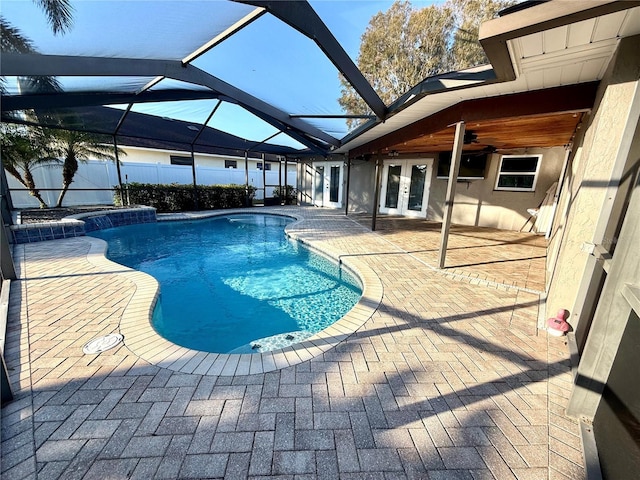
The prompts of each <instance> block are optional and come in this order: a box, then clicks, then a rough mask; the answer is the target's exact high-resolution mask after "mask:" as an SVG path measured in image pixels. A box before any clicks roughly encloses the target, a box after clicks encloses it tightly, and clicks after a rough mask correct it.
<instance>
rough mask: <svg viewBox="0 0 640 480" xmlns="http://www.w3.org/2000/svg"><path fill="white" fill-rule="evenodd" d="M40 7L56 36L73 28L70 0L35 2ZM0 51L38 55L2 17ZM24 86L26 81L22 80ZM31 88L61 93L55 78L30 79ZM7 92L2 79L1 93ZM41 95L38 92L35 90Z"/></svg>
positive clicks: (29, 41)
mask: <svg viewBox="0 0 640 480" xmlns="http://www.w3.org/2000/svg"><path fill="white" fill-rule="evenodd" d="M33 2H34V3H35V4H37V5H39V6H40V7H41V8H42V10H43V11H44V14H45V15H46V17H47V21H48V23H49V25H50V26H51V30H52V31H53V34H54V35H57V34H59V33H60V34H63V33H65V32H66V31H67V30H69V29H70V28H71V25H72V24H73V7H72V6H71V2H70V1H69V0H33ZM0 51H2V52H7V53H37V51H36V49H35V47H34V46H33V43H32V42H31V40H30V39H29V38H28V37H26V36H24V35H23V34H22V32H21V31H20V30H19V29H18V28H16V27H14V26H13V25H11V23H9V22H8V21H7V20H6V19H5V18H4V17H3V16H2V15H0ZM20 80H21V84H22V85H24V84H23V82H24V79H20ZM27 82H28V83H31V86H35V87H39V86H43V87H44V88H45V91H51V90H52V89H53V90H55V91H59V90H61V89H60V85H59V83H58V82H57V81H56V79H55V77H29V78H28V79H27ZM5 91H6V87H5V80H4V78H0V92H2V93H4V92H5ZM35 91H36V92H38V93H41V92H40V91H38V90H35Z"/></svg>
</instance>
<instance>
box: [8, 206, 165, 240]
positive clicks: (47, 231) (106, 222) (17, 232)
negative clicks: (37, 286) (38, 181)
mask: <svg viewBox="0 0 640 480" xmlns="http://www.w3.org/2000/svg"><path fill="white" fill-rule="evenodd" d="M156 221H157V218H156V209H155V208H152V207H135V208H123V209H119V210H105V211H101V212H87V213H80V214H77V215H70V216H68V217H65V218H64V219H62V220H60V221H58V222H42V223H26V224H21V225H11V227H10V229H11V237H12V240H13V243H15V244H17V243H33V242H42V241H45V240H56V239H59V238H70V237H81V236H83V235H86V234H87V233H89V232H93V231H95V230H103V229H105V228H111V227H120V226H122V225H133V224H138V223H155V222H156Z"/></svg>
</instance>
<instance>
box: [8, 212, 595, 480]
mask: <svg viewBox="0 0 640 480" xmlns="http://www.w3.org/2000/svg"><path fill="white" fill-rule="evenodd" d="M252 211H258V212H259V211H265V212H266V211H272V212H281V213H287V212H289V213H292V214H294V215H296V216H298V217H301V218H303V220H302V221H301V222H298V223H296V224H294V225H293V226H292V227H291V228H290V230H289V233H291V234H292V235H293V236H295V237H297V238H299V239H301V240H303V241H305V242H307V243H309V244H310V245H312V246H314V247H316V248H319V249H321V250H324V251H327V252H331V253H332V254H333V255H334V256H335V257H341V259H342V260H343V261H345V263H346V262H347V261H352V262H356V263H357V262H359V263H358V264H359V265H362V266H363V269H370V270H371V271H373V272H375V275H376V281H377V282H379V284H380V286H381V289H382V290H381V298H380V303H379V305H378V306H377V308H372V309H371V316H370V318H368V319H365V320H366V321H364V324H363V325H362V326H361V327H359V328H358V329H357V331H356V332H355V333H353V334H351V335H350V336H345V337H346V339H345V340H343V341H341V342H340V343H338V344H337V345H336V346H332V347H330V348H324V349H319V350H315V351H314V353H313V354H312V355H311V357H310V359H308V360H304V359H300V361H299V362H297V363H296V364H292V365H291V366H287V367H285V368H280V369H276V370H272V371H267V372H266V373H259V374H253V375H251V374H248V375H240V374H237V373H236V374H232V375H211V374H209V375H207V374H194V373H184V372H181V371H176V370H175V369H168V368H164V367H162V366H158V365H157V364H155V363H154V362H153V361H147V360H145V359H143V358H141V357H139V356H138V355H136V354H135V353H134V352H133V351H131V350H130V349H129V348H128V347H127V346H126V343H125V344H121V345H120V346H119V347H116V348H114V349H111V350H108V351H106V352H103V353H101V354H99V355H84V354H83V353H82V346H83V345H84V344H86V343H87V342H88V341H89V340H91V339H93V338H96V337H99V336H101V335H104V334H108V333H114V332H115V333H117V332H119V331H120V322H121V320H122V317H123V315H124V313H125V311H127V308H128V307H129V306H130V305H131V304H132V302H135V301H136V300H135V297H136V295H137V294H143V293H144V292H138V291H137V290H138V284H137V283H136V282H135V279H132V278H131V272H127V271H126V270H125V269H122V268H118V267H114V266H113V264H109V263H108V262H100V261H96V258H95V256H96V253H95V252H94V251H93V250H92V249H91V248H92V247H91V245H92V243H91V242H90V241H89V240H88V239H86V238H82V237H79V238H74V239H68V240H55V241H49V242H41V243H35V244H26V245H20V246H17V247H16V248H15V255H16V263H17V269H18V271H19V278H20V280H19V281H17V282H14V283H13V284H12V295H11V306H10V318H9V326H8V332H7V345H6V350H5V357H6V360H7V363H8V368H9V370H10V376H11V382H12V385H13V387H14V393H15V397H16V398H15V400H14V401H13V402H11V403H9V404H8V405H6V406H5V407H3V408H2V478H3V479H4V478H6V479H12V480H13V479H16V480H17V479H22V478H38V479H57V478H60V479H65V480H69V479H101V480H102V479H133V478H135V479H138V478H142V479H145V480H149V479H156V478H158V479H177V478H185V479H186V478H226V479H235V478H238V479H244V478H255V479H258V478H266V477H268V478H279V479H300V480H302V479H316V478H317V479H320V478H325V479H338V478H341V479H365V478H366V479H409V478H421V479H432V480H435V479H491V478H496V479H499V480H503V479H513V478H517V479H527V480H528V479H564V478H571V479H580V478H584V468H583V463H584V462H583V459H582V454H581V447H580V439H579V436H578V426H577V424H576V422H575V421H573V420H572V419H569V418H567V417H565V416H564V413H563V412H564V406H565V403H566V399H567V396H568V392H569V391H570V387H571V384H572V381H571V374H570V368H569V363H568V351H567V348H566V345H565V343H564V340H563V339H562V338H557V337H549V336H547V334H546V332H544V331H538V330H537V329H536V322H537V317H538V301H539V296H538V294H536V293H535V291H536V290H541V289H542V288H541V287H542V286H543V284H544V275H543V273H541V272H544V260H543V259H542V262H541V260H540V257H543V256H544V251H545V249H544V243H543V239H540V237H535V236H533V235H531V234H514V233H510V232H502V233H500V232H496V231H489V230H485V229H468V228H465V229H459V230H456V229H454V232H453V233H454V235H456V234H458V235H459V237H458V238H457V239H456V238H454V237H452V239H451V240H450V242H449V245H450V247H451V248H452V250H451V252H452V253H451V256H450V257H448V258H449V259H450V261H448V263H447V265H451V267H450V268H448V269H447V270H445V271H444V273H443V272H441V271H436V270H435V269H433V268H432V267H433V264H434V262H433V261H432V256H431V255H432V252H431V251H432V249H433V248H432V246H433V245H432V242H433V238H435V237H434V235H435V236H436V237H437V232H436V233H434V232H435V230H437V228H435V227H434V226H433V225H431V226H429V224H428V223H427V222H415V221H414V223H413V225H411V224H409V223H403V224H402V225H405V227H401V226H397V225H398V223H399V222H400V221H399V220H397V219H380V218H379V219H378V221H379V224H378V225H379V229H378V231H377V232H375V233H372V232H371V231H370V230H369V228H368V227H369V224H368V223H367V219H366V218H355V219H354V218H352V217H345V216H344V215H342V214H341V212H337V211H333V210H324V209H318V208H296V207H283V208H274V209H270V208H269V209H264V210H256V209H254V210H252ZM359 222H361V223H359ZM380 222H381V223H380ZM385 222H386V223H385ZM394 223H395V224H396V227H395V228H394ZM400 223H402V222H400ZM434 228H435V230H434ZM464 242H472V243H473V245H465V243H464ZM483 242H484V243H483ZM541 242H542V243H541ZM436 253H437V252H436ZM540 262H541V263H540ZM516 264H517V265H516ZM540 265H542V267H540ZM514 266H517V268H513V267H514ZM140 315H142V316H145V315H146V316H148V312H141V313H140Z"/></svg>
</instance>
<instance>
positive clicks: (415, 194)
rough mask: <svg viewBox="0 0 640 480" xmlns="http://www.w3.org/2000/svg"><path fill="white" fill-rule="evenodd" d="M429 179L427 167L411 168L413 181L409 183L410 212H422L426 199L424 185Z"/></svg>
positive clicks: (416, 166)
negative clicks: (423, 202) (424, 199)
mask: <svg viewBox="0 0 640 480" xmlns="http://www.w3.org/2000/svg"><path fill="white" fill-rule="evenodd" d="M426 178H427V165H425V164H422V165H413V166H412V167H411V180H410V182H409V201H408V204H407V208H408V209H409V210H414V211H421V210H422V201H423V197H424V184H425V180H426Z"/></svg>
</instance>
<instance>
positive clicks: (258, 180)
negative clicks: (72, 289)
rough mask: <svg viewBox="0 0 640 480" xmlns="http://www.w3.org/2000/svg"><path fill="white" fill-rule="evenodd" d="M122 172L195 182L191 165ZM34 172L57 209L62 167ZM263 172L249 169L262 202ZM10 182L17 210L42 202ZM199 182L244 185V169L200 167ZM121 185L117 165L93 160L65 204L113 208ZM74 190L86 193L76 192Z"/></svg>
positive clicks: (144, 178) (292, 178) (291, 179)
mask: <svg viewBox="0 0 640 480" xmlns="http://www.w3.org/2000/svg"><path fill="white" fill-rule="evenodd" d="M274 165H275V164H274ZM120 172H121V174H122V183H123V184H125V183H133V182H137V183H156V184H169V183H178V184H188V185H191V184H192V183H193V176H192V172H191V166H188V165H167V164H161V163H133V162H120ZM32 173H33V178H34V180H35V184H36V187H37V188H39V189H43V190H41V191H40V195H41V196H42V198H43V199H44V201H45V202H46V203H47V205H48V206H50V207H53V206H54V205H55V204H56V202H57V200H58V195H59V194H60V187H61V185H62V166H61V165H50V166H39V167H37V168H34V169H33V171H32ZM262 173H263V172H262V170H249V184H250V185H253V186H254V187H256V188H257V189H258V190H257V191H256V198H257V199H259V200H262V199H263V198H264V190H263V183H262V178H263V177H262ZM265 174H266V183H267V185H278V184H279V173H278V170H267V171H266V172H265ZM7 181H8V183H9V189H10V190H11V200H12V201H13V206H14V208H37V207H38V201H37V200H36V199H35V198H34V197H32V196H31V195H29V193H28V192H27V191H26V190H25V189H24V187H23V186H22V185H21V184H20V183H19V182H18V181H17V180H16V179H15V178H14V177H13V176H12V175H10V174H9V173H7ZM196 181H197V183H198V185H229V184H237V185H244V184H245V171H244V168H214V167H196ZM284 183H285V175H284V166H283V168H282V184H283V185H284ZM287 183H288V184H289V185H293V186H295V185H296V174H295V172H288V174H287ZM117 185H118V173H117V170H116V165H115V163H114V162H105V161H100V160H89V161H88V162H86V163H80V164H79V166H78V171H77V173H76V174H75V176H74V177H73V183H72V184H71V187H70V190H69V191H68V192H67V194H66V195H65V197H64V201H63V203H62V204H63V206H79V205H113V191H112V190H111V189H112V188H113V187H114V186H117ZM47 189H55V190H47ZM74 189H82V190H79V191H74ZM85 189H86V190H85ZM101 189H105V190H101ZM273 189H274V187H272V186H268V187H267V195H266V196H267V197H272V196H273ZM20 190H22V191H20Z"/></svg>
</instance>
